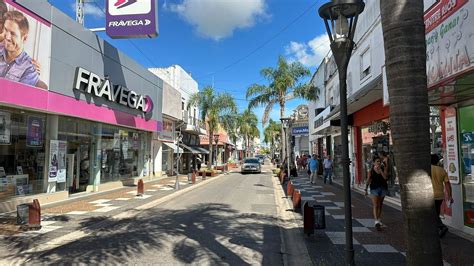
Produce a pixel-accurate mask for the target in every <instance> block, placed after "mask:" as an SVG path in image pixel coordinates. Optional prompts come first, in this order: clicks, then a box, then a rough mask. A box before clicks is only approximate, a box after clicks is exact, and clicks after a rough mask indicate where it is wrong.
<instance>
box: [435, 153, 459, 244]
mask: <svg viewBox="0 0 474 266" xmlns="http://www.w3.org/2000/svg"><path fill="white" fill-rule="evenodd" d="M438 163H439V157H438V155H436V154H431V183H432V184H433V196H434V201H435V208H436V223H437V224H438V233H439V236H440V237H443V236H444V235H445V234H446V232H448V227H447V226H446V225H444V224H443V222H442V221H441V218H440V217H439V215H440V213H441V205H442V204H443V201H444V190H446V192H448V199H449V203H450V204H452V203H453V202H454V200H453V197H452V192H451V183H449V178H448V173H446V171H445V170H444V169H443V168H442V167H440V166H438Z"/></svg>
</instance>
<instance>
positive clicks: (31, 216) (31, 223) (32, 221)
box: [28, 199, 41, 229]
mask: <svg viewBox="0 0 474 266" xmlns="http://www.w3.org/2000/svg"><path fill="white" fill-rule="evenodd" d="M28 227H29V228H30V229H40V228H41V206H40V204H39V201H38V200H37V199H34V200H33V203H32V204H29V208H28Z"/></svg>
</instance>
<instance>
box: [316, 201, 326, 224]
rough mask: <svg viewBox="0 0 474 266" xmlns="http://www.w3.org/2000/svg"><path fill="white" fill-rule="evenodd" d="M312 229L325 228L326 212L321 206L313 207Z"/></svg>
mask: <svg viewBox="0 0 474 266" xmlns="http://www.w3.org/2000/svg"><path fill="white" fill-rule="evenodd" d="M313 210H314V229H325V228H326V211H325V210H324V206H322V205H314V206H313Z"/></svg>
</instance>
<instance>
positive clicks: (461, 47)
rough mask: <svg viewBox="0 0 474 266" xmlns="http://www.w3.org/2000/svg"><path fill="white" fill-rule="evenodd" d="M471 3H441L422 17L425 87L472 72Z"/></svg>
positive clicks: (473, 19) (453, 0)
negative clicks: (426, 78) (424, 41)
mask: <svg viewBox="0 0 474 266" xmlns="http://www.w3.org/2000/svg"><path fill="white" fill-rule="evenodd" d="M473 13H474V1H468V0H441V1H439V2H438V3H437V4H436V5H435V6H434V7H433V8H431V9H430V10H429V11H428V12H426V14H425V30H426V71H427V77H428V88H431V87H435V86H438V85H444V84H445V83H448V82H451V81H453V80H454V79H455V78H456V77H457V76H458V75H461V74H463V73H465V72H468V71H471V70H473V69H474V27H473V26H472V25H474V15H473Z"/></svg>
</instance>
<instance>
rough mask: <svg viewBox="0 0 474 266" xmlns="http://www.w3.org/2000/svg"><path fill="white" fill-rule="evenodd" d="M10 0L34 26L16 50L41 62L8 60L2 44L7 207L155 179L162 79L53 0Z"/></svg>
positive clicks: (13, 12) (0, 128)
mask: <svg viewBox="0 0 474 266" xmlns="http://www.w3.org/2000/svg"><path fill="white" fill-rule="evenodd" d="M5 2H6V3H7V7H8V11H7V14H4V16H5V17H7V18H10V17H15V21H21V22H15V21H14V20H13V19H12V23H19V27H24V26H20V25H29V27H25V28H24V29H23V31H20V33H21V34H27V33H28V31H30V32H35V33H36V34H34V35H33V34H31V36H29V38H24V39H23V41H24V43H23V45H21V47H20V46H18V47H20V48H18V47H8V49H14V48H15V49H16V48H18V49H23V51H22V53H21V54H22V55H23V56H24V57H26V58H32V59H34V60H36V61H37V62H38V64H37V66H33V65H29V66H25V67H26V70H24V71H25V72H21V71H20V68H18V67H17V66H16V65H14V64H13V65H12V63H10V65H8V67H7V64H6V61H5V60H6V59H5V58H6V57H4V56H3V54H2V53H8V52H10V50H8V49H6V48H5V50H3V51H2V50H0V55H1V56H0V91H1V93H0V197H1V199H0V212H4V211H10V210H13V209H14V208H15V207H16V205H17V204H18V203H21V202H25V201H31V198H32V197H30V196H34V198H38V199H39V200H40V203H41V204H45V203H48V202H54V201H57V200H62V199H66V198H68V197H69V195H70V194H72V193H77V192H94V191H102V190H107V189H111V188H115V187H120V186H122V185H123V183H126V182H133V179H134V178H137V177H150V175H151V172H152V171H151V169H152V168H151V166H152V164H151V162H152V161H154V160H153V159H154V158H152V156H154V155H155V154H154V153H153V152H152V148H151V143H152V134H153V133H155V134H156V133H158V132H160V131H161V128H162V122H161V120H162V115H161V109H162V108H161V97H162V88H161V86H162V81H161V80H160V79H158V78H157V77H155V76H154V75H153V74H151V73H150V72H149V71H148V70H147V69H145V68H143V67H141V66H140V65H138V64H137V63H135V62H134V61H133V60H131V59H129V58H128V57H127V56H126V55H124V54H123V53H121V52H120V51H118V50H117V49H116V48H114V47H112V46H111V45H110V44H108V43H106V42H104V41H102V40H100V39H98V38H97V36H96V35H95V34H94V33H92V32H89V31H84V28H83V27H82V26H81V25H79V24H77V23H76V22H75V21H73V20H71V19H70V18H68V17H67V16H66V15H65V14H62V13H60V11H58V10H57V9H54V8H52V6H51V5H50V4H49V3H47V2H42V3H41V4H36V3H30V2H26V1H22V2H21V3H24V4H23V5H25V6H23V5H20V4H18V3H17V2H14V1H10V0H6V1H5ZM2 15H3V14H2ZM12 23H10V24H12ZM51 25H54V27H52V26H51ZM66 29H67V30H66ZM24 32H26V33H24ZM71 51H72V52H71ZM15 62H16V61H15ZM38 68H40V69H38ZM22 73H23V74H22Z"/></svg>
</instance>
